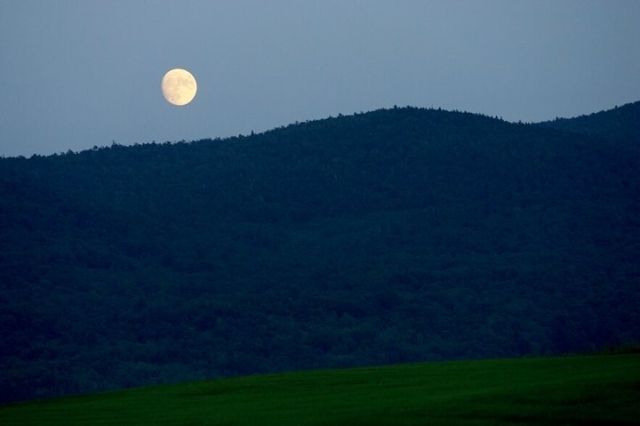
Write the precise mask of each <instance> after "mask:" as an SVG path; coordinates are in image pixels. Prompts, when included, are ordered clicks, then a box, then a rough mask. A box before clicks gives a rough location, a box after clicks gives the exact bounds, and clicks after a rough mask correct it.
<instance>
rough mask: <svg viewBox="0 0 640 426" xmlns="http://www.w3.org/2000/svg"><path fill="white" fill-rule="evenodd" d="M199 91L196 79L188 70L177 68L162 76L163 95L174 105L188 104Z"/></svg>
mask: <svg viewBox="0 0 640 426" xmlns="http://www.w3.org/2000/svg"><path fill="white" fill-rule="evenodd" d="M197 91H198V84H197V83H196V79H195V78H194V77H193V75H192V74H191V73H190V72H189V71H187V70H183V69H181V68H175V69H172V70H171V71H169V72H167V73H166V74H165V75H164V77H163V78H162V95H163V96H164V98H165V99H166V100H167V102H169V103H170V104H172V105H176V106H183V105H186V104H188V103H189V102H191V101H192V100H193V98H194V97H195V96H196V92H197Z"/></svg>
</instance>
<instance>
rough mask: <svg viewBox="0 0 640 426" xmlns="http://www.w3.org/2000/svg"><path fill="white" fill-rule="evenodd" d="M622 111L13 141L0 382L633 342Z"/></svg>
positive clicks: (2, 182) (633, 250)
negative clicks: (137, 138) (119, 139)
mask: <svg viewBox="0 0 640 426" xmlns="http://www.w3.org/2000/svg"><path fill="white" fill-rule="evenodd" d="M621 108H622V110H621V111H622V112H624V114H622V115H620V117H621V118H620V117H619V118H618V119H617V122H618V123H619V124H620V125H619V126H618V127H617V128H618V129H622V130H623V131H620V130H619V131H617V132H616V133H615V134H614V135H613V137H612V138H611V139H607V138H606V137H605V136H607V133H606V128H607V127H606V126H609V127H610V125H609V124H602V126H604V127H603V128H604V129H605V130H602V131H599V133H594V132H593V131H592V129H591V128H590V127H589V126H585V127H580V128H581V129H587V130H586V131H583V133H586V134H580V132H576V131H574V130H571V131H567V130H566V129H557V128H549V127H554V126H555V125H559V124H562V126H564V125H565V124H567V123H565V122H564V121H562V122H560V123H555V124H554V123H550V124H549V123H543V124H516V123H508V122H505V121H502V120H499V119H494V118H490V117H486V116H482V115H479V114H471V113H461V112H448V111H442V110H435V109H421V108H413V107H407V108H393V109H382V110H377V111H373V112H370V113H363V114H356V115H352V116H338V117H334V118H328V119H323V120H316V121H310V122H306V123H298V124H292V125H290V126H287V127H282V128H278V129H274V130H271V131H267V132H264V133H261V134H253V135H248V136H238V137H234V138H228V139H219V140H201V141H195V142H191V143H177V144H170V143H165V144H145V145H137V146H131V147H124V146H119V145H114V146H112V147H108V148H96V149H94V150H88V151H82V152H80V153H67V154H62V155H55V156H48V157H40V156H34V157H31V158H29V159H25V158H8V159H0V223H2V225H3V226H2V228H0V287H1V288H2V292H1V293H0V306H2V312H1V313H2V316H1V317H0V330H2V332H3V335H4V336H5V340H6V343H7V344H6V345H5V346H4V347H3V348H2V349H0V367H2V368H1V371H2V372H3V373H2V374H3V377H2V381H3V383H6V386H4V389H3V390H2V392H3V393H2V395H0V400H15V399H30V398H34V397H41V396H51V395H62V394H69V393H78V392H80V393H82V392H87V391H94V390H102V389H114V388H122V387H129V386H137V385H140V384H149V383H166V382H170V381H178V380H179V381H182V380H191V379H195V378H210V377H218V376H233V375H242V374H253V373H259V372H273V371H284V370H291V369H303V368H304V369H308V368H318V367H342V366H361V365H373V364H385V363H396V362H406V361H421V360H430V359H460V358H479V357H480V358H482V357H495V356H519V355H528V354H557V353H565V352H569V351H580V350H587V349H592V348H597V347H599V346H602V345H608V344H615V343H617V342H624V341H626V340H637V339H638V338H640V330H639V328H638V327H639V326H638V324H640V318H638V313H637V312H640V309H638V307H639V306H640V293H639V290H638V285H637V284H638V281H639V280H640V271H638V267H637V265H636V263H637V262H636V259H637V258H639V256H640V247H639V245H638V243H637V241H638V240H640V238H639V236H640V223H639V220H638V217H640V215H639V214H638V212H640V193H639V191H640V189H639V188H640V172H639V170H638V167H637V164H638V160H639V159H640V155H638V151H637V150H635V149H634V148H633V147H634V146H638V145H639V143H640V140H639V139H638V137H637V136H638V135H637V134H636V133H634V132H635V130H633V129H634V128H635V127H634V126H636V123H637V122H638V121H637V120H638V119H640V115H639V114H638V112H637V111H636V109H637V107H636V104H632V106H631V107H628V106H625V107H621ZM619 112H620V111H618V113H619ZM605 116H606V114H605ZM594 117H595V118H597V119H598V120H597V123H596V124H595V125H594V126H595V127H596V128H597V129H600V127H599V126H600V124H598V123H602V122H603V121H602V120H600V119H601V118H602V117H603V116H602V115H595V116H594ZM594 117H592V118H594ZM587 120H588V118H587ZM634 120H635V121H634ZM605 121H607V123H608V122H610V121H611V120H605ZM575 123H578V124H580V123H583V121H578V122H571V125H572V126H574V124H575ZM580 126H582V124H580ZM592 127H593V126H592ZM574 128H575V126H574ZM625 129H627V130H625ZM628 129H630V130H628ZM603 135H604V136H603ZM620 135H631V136H629V138H628V139H624V140H623V139H621V136H620ZM633 135H635V136H633ZM634 138H635V139H634ZM618 147H619V149H618ZM630 147H631V148H630Z"/></svg>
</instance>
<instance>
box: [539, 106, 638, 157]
mask: <svg viewBox="0 0 640 426" xmlns="http://www.w3.org/2000/svg"><path fill="white" fill-rule="evenodd" d="M639 117H640V101H638V102H634V103H630V104H626V105H623V106H621V107H615V108H614V109H611V110H608V111H601V112H596V113H593V114H589V115H583V116H580V117H576V118H558V119H556V120H553V121H547V122H544V123H540V125H542V126H544V127H548V128H553V129H558V130H564V131H569V132H575V133H580V134H585V135H590V136H598V137H601V138H604V139H607V140H610V141H612V142H615V143H617V144H626V145H628V146H629V147H630V148H633V149H636V150H638V149H640V143H638V141H640V119H638V118H639Z"/></svg>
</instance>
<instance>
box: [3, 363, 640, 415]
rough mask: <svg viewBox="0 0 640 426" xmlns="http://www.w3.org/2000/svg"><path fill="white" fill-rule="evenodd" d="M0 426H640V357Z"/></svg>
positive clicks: (173, 391) (352, 377)
mask: <svg viewBox="0 0 640 426" xmlns="http://www.w3.org/2000/svg"><path fill="white" fill-rule="evenodd" d="M0 424H1V425H5V426H8V425H56V426H59V425H83V426H87V425H182V426H188V425H192V426H195V425H440V424H442V425H452V424H453V425H508V424H518V425H535V424H558V425H577V424H593V425H595V424H607V425H631V424H640V355H639V354H631V355H600V356H572V357H559V358H524V359H502V360H482V361H460V362H446V363H424V364H407V365H397V366H390V367H379V368H359V369H348V370H318V371H309V372H299V373H287V374H276V375H264V376H253V377H242V378H234V379H221V380H212V381H205V382H196V383H188V384H179V385H169V386H153V387H147V388H141V389H132V390H126V391H119V392H110V393H102V394H96V395H88V396H78V397H71V398H62V399H54V400H46V401H36V402H28V403H19V404H12V405H6V406H2V407H0Z"/></svg>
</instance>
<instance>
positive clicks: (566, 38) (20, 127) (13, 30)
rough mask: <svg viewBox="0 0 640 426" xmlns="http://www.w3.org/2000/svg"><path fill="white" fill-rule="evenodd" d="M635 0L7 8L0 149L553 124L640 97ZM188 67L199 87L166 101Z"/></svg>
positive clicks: (331, 0)
mask: <svg viewBox="0 0 640 426" xmlns="http://www.w3.org/2000/svg"><path fill="white" fill-rule="evenodd" d="M639 23H640V1H637V0H530V1H525V0H482V1H481V0H466V1H465V0H437V1H436V0H434V1H430V0H322V1H315V0H269V1H267V0H203V1H195V0H193V1H190V0H180V1H176V0H171V1H165V0H149V1H141V0H112V1H104V0H76V1H73V0H57V1H49V0H13V1H3V2H2V3H0V81H1V82H2V95H1V98H0V99H1V101H0V156H5V157H9V156H17V155H24V156H27V157H28V156H30V155H32V154H34V153H37V154H41V155H48V154H52V153H59V152H66V151H67V150H69V149H70V150H72V151H76V152H77V151H81V150H85V149H90V148H92V147H93V146H94V145H97V146H108V145H111V143H112V141H115V142H116V143H119V144H122V145H129V144H133V143H147V142H152V141H156V142H165V141H179V140H187V141H190V140H194V139H201V138H215V137H227V136H232V135H238V134H248V133H250V132H251V131H252V130H253V131H255V132H260V131H264V130H268V129H271V128H274V127H278V126H282V125H287V124H290V123H292V122H295V121H305V120H311V119H319V118H326V117H328V116H336V115H338V114H339V113H342V114H345V115H347V114H351V113H354V112H360V111H363V112H366V111H370V110H374V109H378V108H386V107H392V106H393V105H398V106H405V105H412V106H418V107H431V106H433V107H436V108H437V107H441V108H443V109H449V110H453V109H457V110H461V111H470V112H477V113H482V114H486V115H490V116H500V117H503V118H504V119H505V120H509V121H518V120H522V121H525V122H530V121H543V120H548V119H553V118H555V117H557V116H558V117H572V116H577V115H581V114H587V113H591V112H596V111H600V110H604V109H610V108H612V107H614V106H615V105H623V104H625V103H628V102H634V101H637V100H640V24H639ZM176 67H181V68H186V69H188V70H189V71H191V73H193V75H194V76H195V78H196V79H197V81H198V94H197V96H196V98H195V99H194V101H193V102H192V103H191V104H189V105H187V106H184V107H175V106H171V105H170V104H168V103H167V102H166V101H165V100H164V98H163V97H162V92H161V90H160V82H161V79H162V76H163V75H164V73H165V72H166V71H168V70H169V69H171V68H176Z"/></svg>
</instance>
